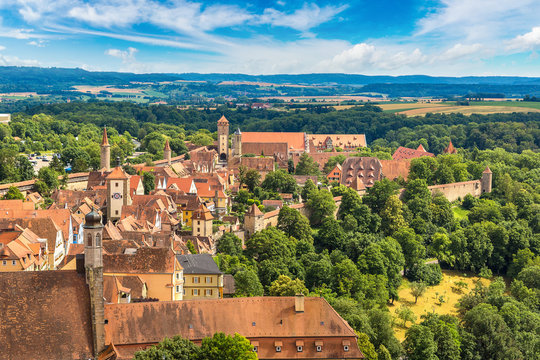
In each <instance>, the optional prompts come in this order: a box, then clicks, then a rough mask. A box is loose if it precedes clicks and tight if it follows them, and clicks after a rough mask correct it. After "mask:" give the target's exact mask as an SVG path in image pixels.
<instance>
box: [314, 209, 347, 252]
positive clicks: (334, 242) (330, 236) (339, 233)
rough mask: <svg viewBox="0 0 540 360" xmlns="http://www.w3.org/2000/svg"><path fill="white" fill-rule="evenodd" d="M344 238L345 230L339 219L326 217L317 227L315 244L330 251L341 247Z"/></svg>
mask: <svg viewBox="0 0 540 360" xmlns="http://www.w3.org/2000/svg"><path fill="white" fill-rule="evenodd" d="M344 239H345V232H344V231H343V228H342V227H341V225H340V224H339V221H337V220H336V219H334V218H332V217H327V218H326V219H324V221H323V223H322V225H321V227H320V228H319V233H318V234H317V242H316V244H315V245H316V246H318V247H319V248H321V249H328V250H329V251H332V250H334V249H341V247H342V246H343V242H344Z"/></svg>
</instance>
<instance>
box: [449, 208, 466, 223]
mask: <svg viewBox="0 0 540 360" xmlns="http://www.w3.org/2000/svg"><path fill="white" fill-rule="evenodd" d="M452 211H453V212H454V216H455V217H456V219H458V220H462V219H466V218H467V215H468V214H469V210H465V209H464V208H462V207H461V206H453V207H452Z"/></svg>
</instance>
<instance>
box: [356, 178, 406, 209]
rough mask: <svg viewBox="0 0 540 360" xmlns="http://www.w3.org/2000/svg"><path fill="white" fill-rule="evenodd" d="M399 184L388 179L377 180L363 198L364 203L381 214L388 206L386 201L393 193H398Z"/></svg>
mask: <svg viewBox="0 0 540 360" xmlns="http://www.w3.org/2000/svg"><path fill="white" fill-rule="evenodd" d="M398 187H399V186H398V184H396V183H395V182H393V181H390V180H388V179H386V178H385V179H382V180H381V181H376V182H375V184H373V186H372V187H370V188H368V190H367V192H366V195H364V197H363V198H362V201H363V203H364V204H366V205H367V206H369V207H370V208H371V210H372V211H373V212H375V213H377V214H379V213H380V212H381V211H382V210H383V208H384V207H385V206H386V202H387V200H388V198H389V197H391V196H392V195H397V193H398Z"/></svg>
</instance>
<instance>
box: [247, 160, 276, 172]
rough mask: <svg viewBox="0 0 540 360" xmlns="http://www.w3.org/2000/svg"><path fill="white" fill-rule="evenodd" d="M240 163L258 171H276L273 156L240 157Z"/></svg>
mask: <svg viewBox="0 0 540 360" xmlns="http://www.w3.org/2000/svg"><path fill="white" fill-rule="evenodd" d="M240 164H242V165H244V166H246V167H247V168H248V169H255V170H257V171H274V158H273V157H263V158H262V157H243V158H240Z"/></svg>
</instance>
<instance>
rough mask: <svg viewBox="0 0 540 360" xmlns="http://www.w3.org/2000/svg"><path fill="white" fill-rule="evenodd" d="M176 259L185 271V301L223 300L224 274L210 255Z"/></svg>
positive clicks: (180, 256) (178, 256)
mask: <svg viewBox="0 0 540 360" xmlns="http://www.w3.org/2000/svg"><path fill="white" fill-rule="evenodd" d="M176 257H177V259H178V262H179V263H180V265H181V266H182V268H183V269H184V300H191V299H199V300H203V299H221V298H223V273H222V272H221V271H219V268H218V266H217V264H216V263H215V261H214V259H212V256H210V254H194V255H177V256H176Z"/></svg>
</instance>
